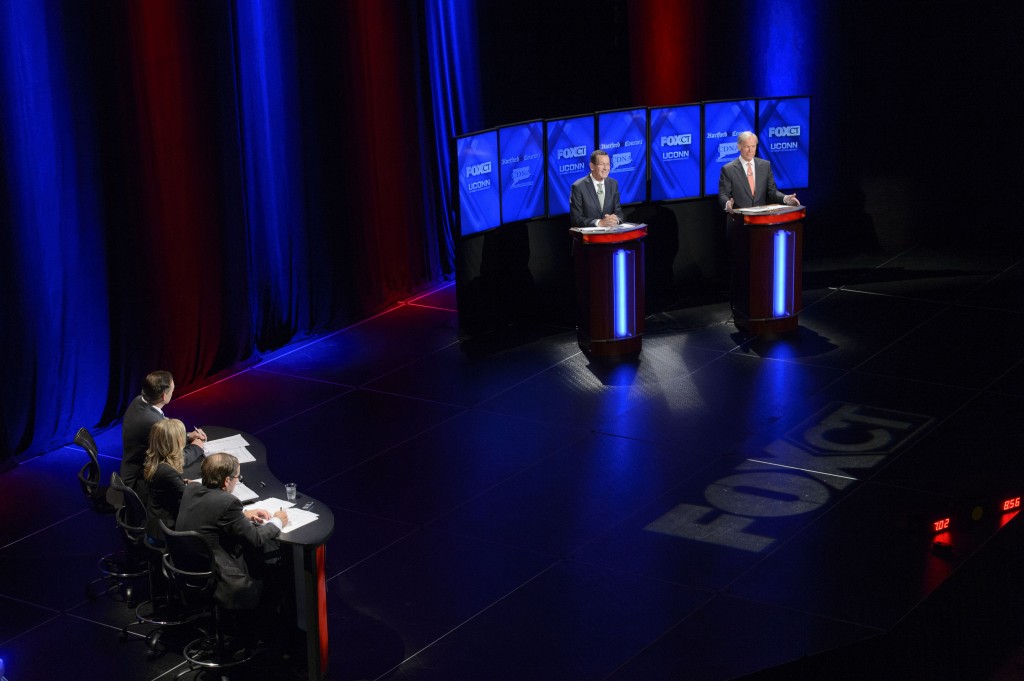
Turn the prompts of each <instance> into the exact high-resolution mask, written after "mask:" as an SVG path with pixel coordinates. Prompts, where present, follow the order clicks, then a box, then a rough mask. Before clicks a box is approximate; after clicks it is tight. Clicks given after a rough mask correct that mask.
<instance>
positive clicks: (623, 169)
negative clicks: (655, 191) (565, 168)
mask: <svg viewBox="0 0 1024 681" xmlns="http://www.w3.org/2000/svg"><path fill="white" fill-rule="evenodd" d="M597 148H598V149H600V150H602V151H606V152H608V158H609V160H610V161H611V164H612V167H611V172H609V173H608V176H609V177H612V178H614V179H615V180H616V181H617V182H618V183H619V202H620V203H622V204H627V203H640V202H641V201H646V200H647V109H629V110H624V111H604V112H600V113H598V114H597ZM589 170H590V166H589V165H588V166H587V171H588V172H589ZM577 179H579V178H577Z"/></svg>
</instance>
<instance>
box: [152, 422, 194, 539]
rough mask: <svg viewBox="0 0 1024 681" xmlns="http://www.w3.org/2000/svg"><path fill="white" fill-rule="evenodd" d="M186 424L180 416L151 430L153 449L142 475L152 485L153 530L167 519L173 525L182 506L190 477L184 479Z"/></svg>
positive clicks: (166, 523) (168, 524) (169, 524)
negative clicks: (183, 494)
mask: <svg viewBox="0 0 1024 681" xmlns="http://www.w3.org/2000/svg"><path fill="white" fill-rule="evenodd" d="M186 444H188V440H187V439H186V437H185V424H184V423H182V422H181V421H179V420H178V419H162V420H160V421H157V422H156V423H154V424H153V427H152V428H150V430H149V449H147V450H146V464H145V466H144V468H143V473H142V477H144V478H145V479H146V482H147V483H148V484H149V503H148V508H149V522H150V531H151V533H152V530H153V528H154V527H159V524H158V523H157V521H158V520H163V521H164V524H165V525H167V527H170V528H173V527H174V522H175V520H177V518H178V507H179V506H181V495H182V493H183V492H184V491H185V484H186V483H187V482H188V480H185V479H183V478H182V472H183V470H184V467H185V445H186Z"/></svg>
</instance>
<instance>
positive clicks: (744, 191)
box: [718, 130, 800, 213]
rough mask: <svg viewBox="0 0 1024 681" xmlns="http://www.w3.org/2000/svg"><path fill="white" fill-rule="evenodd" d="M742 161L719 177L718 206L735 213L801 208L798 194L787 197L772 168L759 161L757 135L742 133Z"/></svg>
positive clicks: (728, 165)
mask: <svg viewBox="0 0 1024 681" xmlns="http://www.w3.org/2000/svg"><path fill="white" fill-rule="evenodd" d="M736 144H737V146H738V147H739V149H740V157H739V158H738V159H736V160H735V161H732V162H730V163H726V164H725V165H724V166H722V172H721V173H720V174H719V176H718V205H720V206H721V207H722V208H723V209H724V210H727V211H729V212H730V213H731V212H732V209H733V208H753V207H754V206H767V205H769V204H773V203H784V204H786V205H787V206H799V205H800V201H798V200H797V198H796V194H783V193H782V192H780V191H779V190H778V189H777V188H776V187H775V176H774V175H772V164H771V163H769V162H768V161H766V160H764V159H763V158H756V157H755V154H757V135H755V134H754V133H752V132H750V131H749V130H748V131H746V132H741V133H740V134H739V136H738V137H737V138H736Z"/></svg>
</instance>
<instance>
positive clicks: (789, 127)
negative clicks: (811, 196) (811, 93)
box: [757, 97, 811, 190]
mask: <svg viewBox="0 0 1024 681" xmlns="http://www.w3.org/2000/svg"><path fill="white" fill-rule="evenodd" d="M757 123H758V131H757V138H758V139H757V150H758V153H759V154H760V155H761V156H762V157H764V158H765V159H767V160H768V161H770V162H771V164H772V174H773V175H774V176H775V184H776V185H777V186H778V187H779V189H780V190H781V189H783V188H785V189H787V190H791V189H805V188H806V187H807V184H808V173H809V171H808V166H809V163H808V161H809V159H810V148H811V147H810V141H811V99H810V97H785V98H779V99H759V100H758V101H757Z"/></svg>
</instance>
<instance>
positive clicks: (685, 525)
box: [644, 404, 931, 552]
mask: <svg viewBox="0 0 1024 681" xmlns="http://www.w3.org/2000/svg"><path fill="white" fill-rule="evenodd" d="M930 423H931V418H930V417H927V416H921V415H918V414H905V413H901V412H894V411H889V410H887V409H876V408H874V407H867V406H863V405H855V404H836V405H833V406H831V407H829V408H828V409H826V410H824V411H822V412H820V413H819V414H818V415H817V416H815V417H814V418H813V419H810V420H808V421H806V422H805V423H804V424H802V425H801V426H800V427H798V428H796V429H795V430H794V431H792V432H791V433H790V434H788V435H787V436H786V437H785V438H783V439H780V440H775V441H773V442H771V443H770V444H769V445H768V446H767V447H765V448H764V453H765V456H764V457H763V458H750V459H747V460H746V461H744V462H743V463H741V464H739V465H738V466H736V469H735V473H734V474H733V475H727V476H726V477H724V478H721V479H719V480H716V481H715V482H713V483H711V484H710V485H708V486H707V488H705V490H704V500H705V501H706V502H707V505H698V504H686V503H683V504H679V505H678V506H676V507H675V508H673V509H672V510H671V511H669V512H668V513H666V514H665V515H663V516H661V517H660V518H658V519H657V520H655V521H654V522H653V523H651V524H650V525H648V526H647V527H646V528H644V529H647V530H650V531H652V532H659V533H661V534H670V535H672V536H675V537H681V538H683V539H690V540H693V541H699V542H705V543H709V544H718V545H720V546H728V547H731V548H734V549H742V550H744V551H752V552H759V551H763V550H764V549H766V548H768V547H769V546H771V545H772V544H773V543H775V541H776V539H777V537H771V536H765V535H762V534H758V533H757V531H756V523H757V519H758V518H774V517H780V516H793V515H799V514H801V513H810V512H811V511H816V510H818V509H819V508H821V507H823V506H824V505H825V504H827V503H828V501H829V500H830V499H831V498H832V493H833V492H834V491H837V490H844V489H846V488H847V487H849V486H850V485H851V484H853V483H855V482H857V480H858V472H860V471H864V470H866V469H871V468H874V467H875V466H877V465H878V464H879V463H881V462H882V461H883V460H884V459H885V458H886V457H887V456H889V454H891V453H892V452H893V451H895V450H896V449H898V448H899V447H901V446H902V445H904V444H905V443H906V442H907V441H909V440H910V439H912V438H914V437H916V436H917V435H919V434H920V433H921V432H922V431H923V430H924V429H925V428H927V427H928V426H929V424H930Z"/></svg>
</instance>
